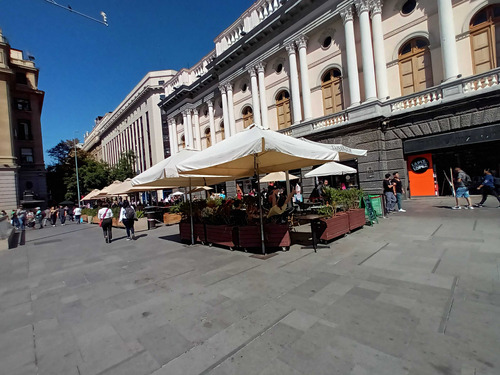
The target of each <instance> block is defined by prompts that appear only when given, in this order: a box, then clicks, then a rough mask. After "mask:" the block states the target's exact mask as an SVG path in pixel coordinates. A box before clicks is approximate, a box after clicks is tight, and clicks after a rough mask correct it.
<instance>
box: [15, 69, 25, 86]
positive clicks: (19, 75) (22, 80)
mask: <svg viewBox="0 0 500 375" xmlns="http://www.w3.org/2000/svg"><path fill="white" fill-rule="evenodd" d="M16 82H17V83H20V84H22V85H27V84H28V79H27V78H26V73H21V72H17V73H16Z"/></svg>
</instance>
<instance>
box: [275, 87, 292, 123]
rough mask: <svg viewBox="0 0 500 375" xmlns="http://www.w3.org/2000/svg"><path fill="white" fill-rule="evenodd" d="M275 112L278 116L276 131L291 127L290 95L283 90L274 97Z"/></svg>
mask: <svg viewBox="0 0 500 375" xmlns="http://www.w3.org/2000/svg"><path fill="white" fill-rule="evenodd" d="M276 111H277V114H278V129H285V128H288V127H289V126H291V125H292V118H291V116H290V94H289V93H288V92H287V91H285V90H283V91H280V92H279V93H278V95H276Z"/></svg>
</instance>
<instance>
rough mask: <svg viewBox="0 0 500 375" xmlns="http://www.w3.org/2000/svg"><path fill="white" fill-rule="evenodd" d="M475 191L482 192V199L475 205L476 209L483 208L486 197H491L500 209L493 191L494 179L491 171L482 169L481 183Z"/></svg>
mask: <svg viewBox="0 0 500 375" xmlns="http://www.w3.org/2000/svg"><path fill="white" fill-rule="evenodd" d="M477 190H482V191H481V193H482V194H483V198H482V199H481V202H479V203H478V204H476V207H483V204H484V202H486V199H487V198H488V195H493V196H494V197H495V198H496V199H497V200H498V203H499V205H498V208H500V197H499V196H498V193H497V191H496V190H495V178H494V177H493V175H492V174H491V170H490V169H489V168H485V169H484V177H483V181H482V182H481V185H479V186H478V187H477Z"/></svg>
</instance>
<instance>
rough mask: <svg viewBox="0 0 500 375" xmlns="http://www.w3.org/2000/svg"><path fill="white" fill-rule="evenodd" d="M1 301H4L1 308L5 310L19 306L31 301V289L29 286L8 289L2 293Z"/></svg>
mask: <svg viewBox="0 0 500 375" xmlns="http://www.w3.org/2000/svg"><path fill="white" fill-rule="evenodd" d="M0 301H2V303H1V306H0V310H5V309H7V308H9V307H13V306H17V305H19V304H22V303H26V302H31V291H30V289H29V287H27V286H24V287H22V288H17V289H14V290H8V291H5V292H4V293H2V294H1V295H0Z"/></svg>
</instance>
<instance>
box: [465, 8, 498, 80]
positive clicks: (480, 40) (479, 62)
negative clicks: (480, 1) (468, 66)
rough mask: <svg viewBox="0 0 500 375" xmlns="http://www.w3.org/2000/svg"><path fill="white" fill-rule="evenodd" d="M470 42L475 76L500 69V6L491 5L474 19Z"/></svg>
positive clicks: (471, 26) (471, 24)
mask: <svg viewBox="0 0 500 375" xmlns="http://www.w3.org/2000/svg"><path fill="white" fill-rule="evenodd" d="M470 40H471V48H472V63H473V64H474V73H475V74H480V73H484V72H487V71H489V70H491V69H494V68H498V67H500V53H497V51H499V49H500V5H490V6H488V7H486V8H484V9H482V10H480V11H479V12H477V13H476V15H475V16H474V17H472V19H471V22H470Z"/></svg>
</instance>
